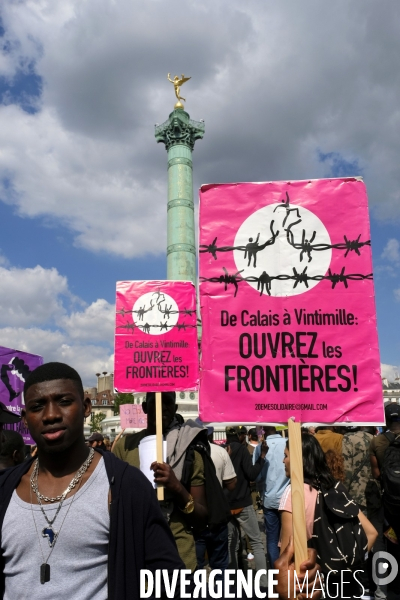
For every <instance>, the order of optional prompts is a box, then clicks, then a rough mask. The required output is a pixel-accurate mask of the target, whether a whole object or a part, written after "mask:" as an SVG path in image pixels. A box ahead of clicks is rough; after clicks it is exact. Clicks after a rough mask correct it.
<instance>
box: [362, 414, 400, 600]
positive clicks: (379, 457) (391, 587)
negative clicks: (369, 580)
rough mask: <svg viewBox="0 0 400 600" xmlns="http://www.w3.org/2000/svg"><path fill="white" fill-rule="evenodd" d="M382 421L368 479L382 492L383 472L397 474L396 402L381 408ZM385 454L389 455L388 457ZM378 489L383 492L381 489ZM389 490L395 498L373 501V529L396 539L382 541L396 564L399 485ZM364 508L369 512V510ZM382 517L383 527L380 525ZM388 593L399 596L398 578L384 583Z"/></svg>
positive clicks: (399, 422) (399, 556)
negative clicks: (391, 532)
mask: <svg viewBox="0 0 400 600" xmlns="http://www.w3.org/2000/svg"><path fill="white" fill-rule="evenodd" d="M385 418H386V427H387V431H385V432H384V433H381V434H380V435H378V436H376V437H374V438H373V439H372V440H371V444H370V447H369V455H370V462H371V470H372V476H373V477H374V479H375V480H376V482H377V488H378V489H379V492H381V491H384V487H385V485H384V470H385V469H386V470H390V471H397V472H398V470H399V469H400V407H399V405H398V404H397V403H394V402H391V403H388V404H387V405H386V406H385ZM389 452H390V456H389V455H388V453H389ZM397 480H398V479H397ZM371 488H372V486H371V487H370V488H369V492H370V495H371V496H372V490H371ZM381 488H383V489H382V490H381ZM391 491H392V492H393V491H394V492H395V496H394V497H392V496H391V494H390V493H388V492H389V490H386V492H385V493H383V495H382V499H381V501H380V503H379V500H380V498H379V496H378V494H377V493H376V495H375V498H376V500H377V502H376V504H375V507H374V508H375V510H374V518H375V519H376V520H377V521H378V522H377V526H378V527H379V529H380V527H382V530H383V532H384V533H385V532H386V531H387V530H388V529H389V528H391V529H392V530H393V532H394V534H395V536H396V538H397V540H396V541H397V543H394V542H393V540H392V539H391V536H389V537H388V539H387V541H386V544H387V550H388V552H390V554H392V555H393V556H394V558H395V559H396V560H397V563H398V564H399V565H400V503H399V500H398V499H399V497H400V486H398V489H397V490H393V489H392V490H391ZM379 495H380V494H379ZM367 499H368V498H367ZM370 504H372V502H370ZM368 509H369V510H370V507H368ZM371 512H372V511H371ZM383 517H384V519H385V520H386V522H387V524H385V523H384V522H383V520H384V519H383ZM388 592H389V593H390V594H394V595H396V594H397V595H399V597H400V576H398V577H396V579H395V580H394V581H393V582H391V583H390V584H388ZM396 600H397V598H396Z"/></svg>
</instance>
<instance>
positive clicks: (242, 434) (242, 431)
mask: <svg viewBox="0 0 400 600" xmlns="http://www.w3.org/2000/svg"><path fill="white" fill-rule="evenodd" d="M236 431H237V434H238V438H239V443H240V444H244V445H246V444H247V440H246V437H247V427H245V426H244V425H238V426H237V427H236Z"/></svg>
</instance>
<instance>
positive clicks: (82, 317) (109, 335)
mask: <svg viewBox="0 0 400 600" xmlns="http://www.w3.org/2000/svg"><path fill="white" fill-rule="evenodd" d="M59 324H60V325H61V326H62V327H63V329H64V330H65V331H66V332H67V333H68V335H69V337H70V338H71V339H72V340H81V341H85V340H90V341H92V342H93V341H102V342H105V341H108V342H109V343H110V344H112V342H113V336H114V325H115V306H114V305H112V304H109V303H108V302H107V301H106V300H103V299H100V300H96V302H93V303H92V304H91V305H90V306H88V307H87V308H86V309H85V310H84V311H81V312H73V313H71V314H70V315H66V316H64V317H62V318H61V319H60V320H59Z"/></svg>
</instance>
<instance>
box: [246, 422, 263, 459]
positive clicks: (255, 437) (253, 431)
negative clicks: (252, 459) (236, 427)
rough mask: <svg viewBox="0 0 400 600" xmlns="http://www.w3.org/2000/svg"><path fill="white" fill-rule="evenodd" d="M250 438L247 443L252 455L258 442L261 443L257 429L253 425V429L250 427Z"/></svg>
mask: <svg viewBox="0 0 400 600" xmlns="http://www.w3.org/2000/svg"><path fill="white" fill-rule="evenodd" d="M248 438H249V441H248V444H247V450H248V451H249V452H250V455H251V456H252V455H253V452H254V450H255V448H257V446H258V444H259V443H260V442H259V440H258V435H257V429H256V428H255V427H252V429H249V431H248Z"/></svg>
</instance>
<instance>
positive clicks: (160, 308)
mask: <svg viewBox="0 0 400 600" xmlns="http://www.w3.org/2000/svg"><path fill="white" fill-rule="evenodd" d="M155 311H157V314H158V315H159V316H161V320H160V319H159V318H158V317H157V315H156V313H155ZM147 313H148V316H147V320H146V321H145V320H144V316H145V315H146V314H147ZM116 314H117V315H121V316H123V317H125V316H127V315H131V316H132V320H133V322H130V321H129V320H127V321H126V322H125V323H122V324H119V325H117V327H116V328H117V329H126V331H127V332H130V333H134V331H135V330H136V329H139V330H140V331H143V332H144V333H147V334H150V333H153V334H156V335H157V334H161V333H163V332H168V331H170V330H171V329H173V328H174V327H175V326H178V325H179V327H178V329H182V330H183V331H186V330H187V329H190V328H193V327H196V325H191V324H190V323H188V322H186V321H184V322H183V323H180V324H178V323H177V320H179V317H180V315H182V316H183V318H185V317H188V318H189V319H190V320H191V317H193V315H196V309H195V308H193V309H190V308H187V307H186V306H185V307H184V308H183V309H179V308H178V306H177V304H176V302H175V301H174V299H173V298H172V297H171V296H169V295H168V294H164V293H163V292H162V291H161V290H160V289H158V290H157V291H156V292H153V293H151V292H148V293H145V294H143V295H142V296H140V297H139V298H138V300H136V302H135V304H134V307H133V308H132V309H131V310H127V309H126V308H124V307H122V308H121V309H119V310H117V311H116ZM156 321H158V322H156Z"/></svg>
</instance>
